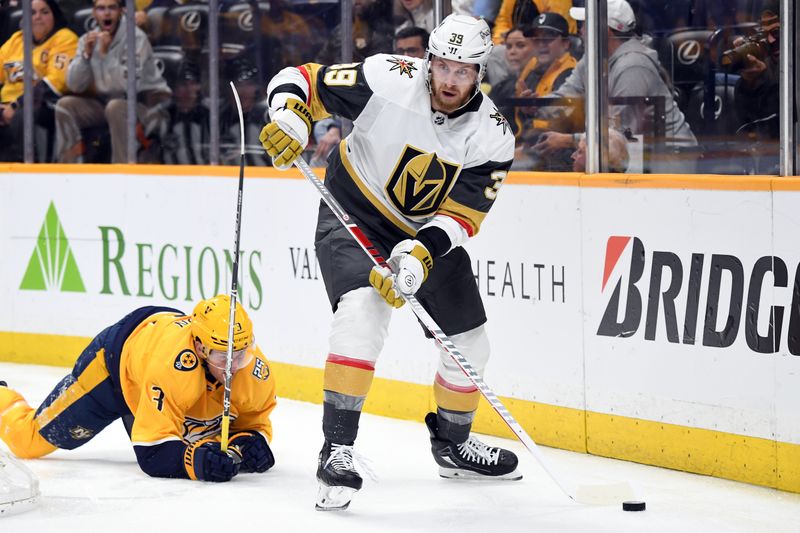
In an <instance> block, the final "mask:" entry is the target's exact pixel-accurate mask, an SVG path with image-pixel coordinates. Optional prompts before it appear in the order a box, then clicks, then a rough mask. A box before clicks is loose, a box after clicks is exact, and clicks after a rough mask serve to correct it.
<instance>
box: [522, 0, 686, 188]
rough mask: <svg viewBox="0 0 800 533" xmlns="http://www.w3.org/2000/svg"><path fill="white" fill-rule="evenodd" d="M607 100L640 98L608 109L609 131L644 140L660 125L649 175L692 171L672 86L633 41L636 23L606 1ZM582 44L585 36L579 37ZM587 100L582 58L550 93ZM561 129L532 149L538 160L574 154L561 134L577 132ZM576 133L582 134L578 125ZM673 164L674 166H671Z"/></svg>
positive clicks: (580, 14)
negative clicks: (652, 101) (656, 101)
mask: <svg viewBox="0 0 800 533" xmlns="http://www.w3.org/2000/svg"><path fill="white" fill-rule="evenodd" d="M570 12H571V14H572V16H573V18H575V19H576V20H584V19H585V17H586V13H585V9H584V8H572V9H571V11H570ZM607 13H608V31H607V38H608V53H609V59H608V95H609V97H611V98H615V97H634V98H641V99H642V102H641V104H630V103H629V104H625V105H611V106H609V126H610V127H613V128H615V129H617V130H619V131H626V130H629V131H630V132H631V133H632V134H635V135H636V134H643V133H644V132H646V131H649V132H653V131H655V128H654V124H655V121H656V120H659V121H664V131H665V136H666V139H663V140H661V141H659V144H658V145H657V146H655V147H654V149H657V150H660V151H664V152H666V153H665V157H664V158H657V159H660V160H661V161H662V162H663V163H665V164H664V166H663V167H660V168H658V167H653V168H650V169H649V170H651V171H659V170H660V171H665V172H685V173H691V172H693V171H694V168H695V159H693V155H694V154H696V150H697V139H696V138H695V136H694V134H693V133H692V130H691V129H690V128H689V124H688V123H687V122H686V119H685V117H684V116H683V113H682V112H681V111H680V109H678V106H677V104H676V103H675V100H674V98H673V95H672V90H671V82H670V80H669V76H668V75H667V74H666V72H665V71H664V69H663V68H662V67H661V64H660V63H659V61H658V56H657V54H656V52H655V50H653V49H651V48H648V47H646V46H645V45H644V44H642V42H641V39H640V38H639V37H638V36H637V35H636V33H635V32H634V29H635V27H636V17H635V16H634V14H633V10H632V9H631V6H630V5H629V4H628V2H627V1H626V0H608V10H607ZM584 38H585V35H584ZM585 94H586V58H585V57H584V58H582V59H581V60H580V61H579V62H578V64H577V65H576V67H575V70H573V71H572V74H571V75H570V76H569V78H567V80H566V81H565V82H564V84H563V85H562V86H561V87H560V88H558V89H557V90H556V91H553V93H551V94H550V95H549V96H552V97H580V98H582V97H583V96H584V95H585ZM645 97H650V98H652V97H659V98H662V99H663V102H664V116H663V117H656V116H655V115H654V106H653V105H645V103H644V98H645ZM559 111H560V110H556V109H553V108H541V109H539V111H538V113H539V114H540V116H544V117H546V118H553V117H554V116H555V115H557V114H558V113H559ZM571 122H572V124H571V126H563V125H562V126H561V127H560V128H556V129H560V130H561V132H556V131H549V132H545V133H543V134H542V135H540V137H539V142H538V143H537V144H536V145H534V146H533V150H534V152H535V153H536V154H537V155H538V156H539V157H542V158H544V157H550V156H551V155H552V154H553V153H555V152H556V151H557V150H562V149H572V150H574V149H575V148H577V139H576V137H575V136H574V135H572V134H571V133H574V132H575V131H576V130H575V129H572V130H571V132H564V131H563V129H564V128H565V127H567V128H570V127H572V128H574V127H576V125H575V121H574V120H573V121H571ZM577 127H579V128H581V130H580V131H582V124H578V125H577ZM676 152H686V154H685V157H684V156H682V157H677V158H673V157H672V156H673V155H675V153H676ZM672 159H674V161H673V160H672Z"/></svg>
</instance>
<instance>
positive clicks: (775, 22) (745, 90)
mask: <svg viewBox="0 0 800 533" xmlns="http://www.w3.org/2000/svg"><path fill="white" fill-rule="evenodd" d="M779 7H780V4H779V2H778V0H768V1H767V2H765V4H764V6H763V8H762V11H761V20H760V23H761V24H760V27H759V31H760V32H761V33H762V35H764V38H765V40H766V46H762V49H761V50H762V52H763V56H761V57H757V56H756V55H754V54H753V53H748V54H746V57H745V58H744V61H741V62H740V64H741V66H740V67H739V68H738V69H737V72H738V73H739V75H740V76H741V77H740V78H739V80H738V81H737V82H736V86H735V88H734V102H735V104H734V105H735V108H736V114H737V116H738V118H739V123H740V124H741V127H740V128H739V131H738V133H739V134H740V135H744V136H745V137H746V138H747V140H748V141H749V143H750V144H749V147H750V151H752V153H753V155H755V156H757V157H756V163H755V168H753V169H752V172H755V173H759V174H776V173H778V172H779V170H780V169H779V159H778V153H777V150H778V148H777V142H778V140H779V138H780V124H779V119H778V118H779V113H780V85H779V72H780V31H781V23H780V19H779V14H780V13H779ZM733 44H734V46H735V47H740V46H742V45H743V44H745V43H744V39H741V38H740V39H737V40H736V41H734V43H733ZM765 144H772V145H773V146H772V147H771V149H769V148H767V147H766V146H765Z"/></svg>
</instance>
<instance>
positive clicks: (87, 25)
mask: <svg viewBox="0 0 800 533" xmlns="http://www.w3.org/2000/svg"><path fill="white" fill-rule="evenodd" d="M70 27H71V28H72V31H74V32H75V33H76V34H78V35H79V36H80V35H83V34H84V33H86V32H87V31H90V30H94V29H96V28H97V21H96V20H95V19H94V14H93V13H92V8H91V7H87V8H84V9H79V10H77V11H76V12H75V14H74V15H72V25H71V26H70Z"/></svg>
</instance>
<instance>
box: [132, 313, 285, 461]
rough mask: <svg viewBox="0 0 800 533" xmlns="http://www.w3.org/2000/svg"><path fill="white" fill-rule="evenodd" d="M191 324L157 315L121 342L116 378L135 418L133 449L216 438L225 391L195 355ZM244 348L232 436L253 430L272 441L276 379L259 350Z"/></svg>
mask: <svg viewBox="0 0 800 533" xmlns="http://www.w3.org/2000/svg"><path fill="white" fill-rule="evenodd" d="M190 324H191V319H190V317H188V316H180V315H176V314H175V313H169V312H165V313H156V314H154V315H151V316H150V317H148V318H147V319H146V320H144V321H143V322H141V323H140V324H139V325H138V326H137V327H136V329H134V330H133V332H132V333H131V334H130V335H129V336H128V338H127V340H126V341H125V344H124V346H123V349H122V354H121V359H120V368H119V379H120V387H121V389H122V393H123V396H124V398H125V402H126V404H127V406H128V408H129V409H130V411H131V413H132V414H133V417H134V422H133V428H132V431H131V441H132V442H133V444H134V445H135V446H153V445H159V444H162V443H165V442H168V441H183V442H187V443H190V442H196V441H198V440H200V439H202V438H206V437H212V436H215V435H219V434H220V430H221V427H222V422H221V421H222V400H223V393H224V387H223V386H222V385H221V384H220V383H219V382H217V381H216V380H215V379H214V378H213V377H211V375H210V374H209V373H208V371H207V368H206V366H205V363H204V361H203V360H202V359H201V358H200V357H198V355H197V354H196V353H195V349H194V342H193V339H192V334H191V326H190ZM249 350H250V355H251V356H252V359H251V361H250V362H249V364H248V365H247V366H246V367H244V368H242V369H241V370H239V371H238V372H236V374H234V376H233V379H232V380H231V410H230V412H231V426H230V427H231V433H232V434H234V433H236V432H237V431H242V430H251V431H258V432H260V433H262V434H263V435H264V436H265V437H266V438H267V440H268V441H271V440H272V424H271V422H270V419H269V415H270V413H271V411H272V410H273V409H274V408H275V380H274V379H273V377H272V375H271V372H270V368H269V365H268V363H267V360H266V358H265V357H264V354H263V353H262V352H261V350H260V349H259V348H258V346H257V345H253V346H251V347H250V348H249Z"/></svg>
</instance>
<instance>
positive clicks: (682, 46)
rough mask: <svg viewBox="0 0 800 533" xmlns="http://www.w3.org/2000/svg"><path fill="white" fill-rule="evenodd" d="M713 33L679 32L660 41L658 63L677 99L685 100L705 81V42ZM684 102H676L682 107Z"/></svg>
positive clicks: (705, 31)
mask: <svg viewBox="0 0 800 533" xmlns="http://www.w3.org/2000/svg"><path fill="white" fill-rule="evenodd" d="M712 33H713V31H712V30H709V29H704V28H683V29H680V30H677V31H674V32H672V33H669V34H667V35H666V36H665V37H664V39H663V40H662V44H661V48H662V53H661V54H660V56H661V62H662V64H663V66H664V68H666V69H667V72H669V74H670V77H671V78H672V83H673V84H674V85H675V88H676V89H677V90H678V91H679V93H680V95H685V97H686V98H688V97H689V95H690V94H691V92H692V90H693V89H694V88H695V86H696V85H697V84H698V83H702V82H703V80H704V79H705V73H706V70H707V68H708V63H707V60H708V41H709V38H710V37H711V34H712ZM685 103H686V101H685V100H683V101H679V102H678V106H679V107H683V105H682V104H684V105H685Z"/></svg>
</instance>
